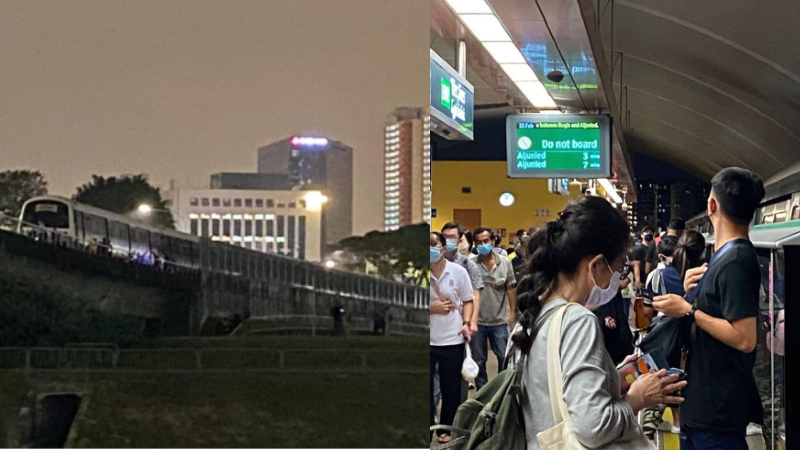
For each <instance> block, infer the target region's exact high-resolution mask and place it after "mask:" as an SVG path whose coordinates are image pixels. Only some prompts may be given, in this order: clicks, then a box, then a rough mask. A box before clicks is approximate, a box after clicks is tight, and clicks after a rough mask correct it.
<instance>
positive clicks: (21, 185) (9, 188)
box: [0, 170, 47, 216]
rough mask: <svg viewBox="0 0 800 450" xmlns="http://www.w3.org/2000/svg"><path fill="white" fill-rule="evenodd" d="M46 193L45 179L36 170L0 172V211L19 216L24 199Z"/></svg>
mask: <svg viewBox="0 0 800 450" xmlns="http://www.w3.org/2000/svg"><path fill="white" fill-rule="evenodd" d="M46 194H47V181H45V180H44V177H43V176H42V174H41V173H40V172H39V171H38V170H7V171H5V172H0V212H5V213H8V214H10V215H12V216H19V213H20V210H21V209H22V204H23V203H25V201H26V200H28V199H30V198H33V197H37V196H39V195H46Z"/></svg>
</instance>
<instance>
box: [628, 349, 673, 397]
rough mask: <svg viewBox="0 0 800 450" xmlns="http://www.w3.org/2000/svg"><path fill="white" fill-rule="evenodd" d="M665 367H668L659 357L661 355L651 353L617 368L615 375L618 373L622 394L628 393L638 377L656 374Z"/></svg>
mask: <svg viewBox="0 0 800 450" xmlns="http://www.w3.org/2000/svg"><path fill="white" fill-rule="evenodd" d="M666 367H668V365H667V361H666V360H665V359H664V357H663V356H661V353H660V352H658V351H652V352H649V353H645V354H644V355H642V356H640V357H639V358H637V359H636V360H634V361H631V362H629V363H628V364H625V365H624V366H622V367H620V368H618V369H617V373H619V377H620V388H621V390H622V394H625V393H626V392H628V389H630V387H631V385H632V384H633V382H634V381H635V380H636V379H637V378H639V377H640V376H642V375H644V374H646V373H650V372H658V371H659V370H660V369H662V368H666Z"/></svg>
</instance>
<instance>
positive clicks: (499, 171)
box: [431, 161, 580, 245]
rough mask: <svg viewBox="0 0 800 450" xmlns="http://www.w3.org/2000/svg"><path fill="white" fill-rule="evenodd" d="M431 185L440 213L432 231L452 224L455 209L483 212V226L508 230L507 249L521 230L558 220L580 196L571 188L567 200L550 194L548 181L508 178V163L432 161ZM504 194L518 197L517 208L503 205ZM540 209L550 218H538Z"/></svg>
mask: <svg viewBox="0 0 800 450" xmlns="http://www.w3.org/2000/svg"><path fill="white" fill-rule="evenodd" d="M431 183H432V186H431V189H432V200H431V201H432V204H431V208H434V209H436V217H435V218H432V219H431V221H432V222H431V229H433V230H437V231H438V230H441V229H442V226H443V225H444V224H445V223H447V222H450V221H452V220H453V209H480V210H481V221H482V222H483V223H482V225H483V226H486V227H489V228H492V229H497V228H505V229H506V237H505V238H503V244H504V245H506V244H508V238H509V237H510V236H511V235H513V234H514V233H516V231H517V230H518V229H520V228H525V229H528V228H530V227H532V226H538V225H541V224H542V223H544V222H547V221H550V220H554V219H555V218H556V215H557V214H558V212H559V211H561V210H563V209H564V207H565V206H566V205H567V202H568V201H569V199H570V198H572V197H576V196H578V195H580V189H579V188H578V186H577V185H570V196H569V197H567V196H565V195H557V194H551V193H550V192H548V190H547V180H545V179H518V178H517V179H512V178H508V176H507V168H506V162H505V161H432V162H431ZM463 186H470V187H471V188H472V193H471V194H462V193H461V188H462V187H463ZM503 192H510V193H512V194H513V195H514V197H515V199H516V200H515V202H514V204H513V205H511V206H509V207H504V206H503V205H501V204H500V195H501V194H502V193H503ZM539 208H549V209H550V216H548V217H537V216H536V210H537V209H539Z"/></svg>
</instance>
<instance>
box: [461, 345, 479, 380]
mask: <svg viewBox="0 0 800 450" xmlns="http://www.w3.org/2000/svg"><path fill="white" fill-rule="evenodd" d="M464 346H465V347H466V348H467V357H466V358H464V364H462V365H461V376H462V377H464V379H465V380H467V381H471V380H474V379H475V378H476V377H477V376H478V363H476V362H475V360H473V359H472V351H470V349H469V343H465V344H464Z"/></svg>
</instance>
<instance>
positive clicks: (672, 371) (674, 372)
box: [667, 367, 686, 381]
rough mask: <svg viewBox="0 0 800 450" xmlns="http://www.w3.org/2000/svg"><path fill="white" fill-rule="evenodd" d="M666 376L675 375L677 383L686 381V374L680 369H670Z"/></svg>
mask: <svg viewBox="0 0 800 450" xmlns="http://www.w3.org/2000/svg"><path fill="white" fill-rule="evenodd" d="M667 374H668V375H677V376H678V381H685V380H686V372H684V371H682V370H681V369H676V368H674V367H673V368H671V369H669V370H667Z"/></svg>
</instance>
